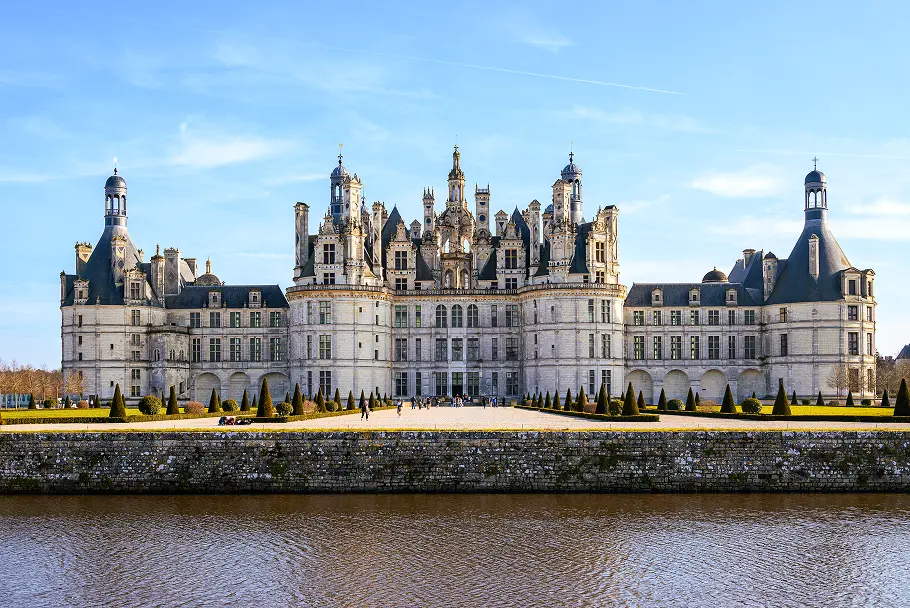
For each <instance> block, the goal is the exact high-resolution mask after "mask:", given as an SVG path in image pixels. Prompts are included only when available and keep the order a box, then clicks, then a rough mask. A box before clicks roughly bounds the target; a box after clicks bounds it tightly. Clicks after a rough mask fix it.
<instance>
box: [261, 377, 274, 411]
mask: <svg viewBox="0 0 910 608" xmlns="http://www.w3.org/2000/svg"><path fill="white" fill-rule="evenodd" d="M274 415H275V406H274V405H273V404H272V393H270V392H269V381H268V379H266V378H263V379H262V388H261V389H260V390H259V408H258V409H257V410H256V416H257V417H259V418H271V417H272V416H274Z"/></svg>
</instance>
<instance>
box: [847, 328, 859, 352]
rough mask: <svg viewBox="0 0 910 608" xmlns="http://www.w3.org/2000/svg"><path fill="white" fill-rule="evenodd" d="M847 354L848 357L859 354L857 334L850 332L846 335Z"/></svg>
mask: <svg viewBox="0 0 910 608" xmlns="http://www.w3.org/2000/svg"><path fill="white" fill-rule="evenodd" d="M847 353H848V354H850V355H858V354H859V333H858V332H855V331H851V332H849V333H847Z"/></svg>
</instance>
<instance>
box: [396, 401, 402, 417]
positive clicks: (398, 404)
mask: <svg viewBox="0 0 910 608" xmlns="http://www.w3.org/2000/svg"><path fill="white" fill-rule="evenodd" d="M395 405H396V406H397V407H396V409H397V410H398V417H399V418H401V399H399V400H398V402H397V403H396V404H395Z"/></svg>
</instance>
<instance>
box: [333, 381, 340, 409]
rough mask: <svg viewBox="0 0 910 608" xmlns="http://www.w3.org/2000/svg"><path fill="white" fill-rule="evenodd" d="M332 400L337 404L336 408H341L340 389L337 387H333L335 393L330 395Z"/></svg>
mask: <svg viewBox="0 0 910 608" xmlns="http://www.w3.org/2000/svg"><path fill="white" fill-rule="evenodd" d="M332 401H334V402H335V403H337V404H338V409H341V391H339V390H338V387H337V386H336V387H335V395H334V396H333V397H332Z"/></svg>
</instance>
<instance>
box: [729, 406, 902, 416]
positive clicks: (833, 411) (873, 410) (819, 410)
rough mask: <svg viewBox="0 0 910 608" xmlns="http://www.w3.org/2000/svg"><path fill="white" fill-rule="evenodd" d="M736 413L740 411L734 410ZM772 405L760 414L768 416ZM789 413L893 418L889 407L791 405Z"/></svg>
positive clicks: (765, 407) (763, 409)
mask: <svg viewBox="0 0 910 608" xmlns="http://www.w3.org/2000/svg"><path fill="white" fill-rule="evenodd" d="M736 409H737V411H742V410H740V408H736ZM773 410H774V406H773V405H766V406H764V407H762V408H761V413H762V414H770V413H771V412H772V411H773ZM790 413H791V414H792V415H794V416H893V415H894V410H893V409H892V408H889V407H872V406H863V407H847V406H836V405H791V406H790Z"/></svg>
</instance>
